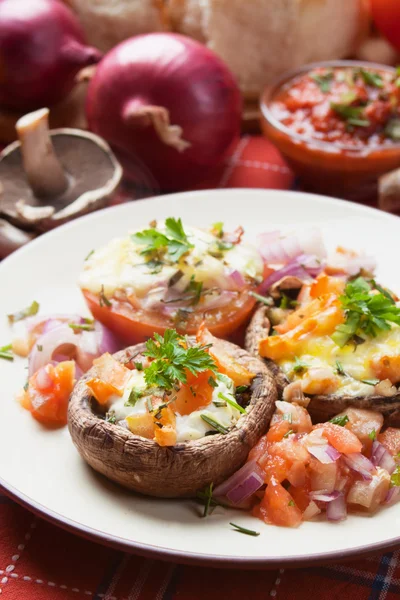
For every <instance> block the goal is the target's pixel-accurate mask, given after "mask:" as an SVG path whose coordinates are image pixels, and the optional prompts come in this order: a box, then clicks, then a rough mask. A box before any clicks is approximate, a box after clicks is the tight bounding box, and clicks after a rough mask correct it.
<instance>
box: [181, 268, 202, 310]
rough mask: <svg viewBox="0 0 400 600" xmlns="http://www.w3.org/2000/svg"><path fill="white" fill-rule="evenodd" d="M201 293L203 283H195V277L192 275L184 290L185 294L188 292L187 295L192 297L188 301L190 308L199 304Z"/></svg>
mask: <svg viewBox="0 0 400 600" xmlns="http://www.w3.org/2000/svg"><path fill="white" fill-rule="evenodd" d="M202 291H203V282H202V281H196V280H195V276H194V275H192V276H191V278H190V282H189V285H188V286H187V288H186V289H185V292H189V294H190V293H191V295H192V297H191V299H190V304H191V305H192V306H194V305H196V304H198V303H199V302H200V298H201V293H202Z"/></svg>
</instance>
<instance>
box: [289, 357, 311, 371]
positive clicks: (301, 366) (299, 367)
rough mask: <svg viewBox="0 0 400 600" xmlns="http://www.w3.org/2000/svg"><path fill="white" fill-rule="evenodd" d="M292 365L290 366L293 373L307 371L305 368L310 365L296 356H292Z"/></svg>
mask: <svg viewBox="0 0 400 600" xmlns="http://www.w3.org/2000/svg"><path fill="white" fill-rule="evenodd" d="M294 361H295V362H294V365H293V367H292V371H293V373H298V374H300V373H304V371H307V369H309V368H310V365H308V364H307V363H305V362H303V361H302V360H300V359H299V358H298V357H297V356H295V357H294Z"/></svg>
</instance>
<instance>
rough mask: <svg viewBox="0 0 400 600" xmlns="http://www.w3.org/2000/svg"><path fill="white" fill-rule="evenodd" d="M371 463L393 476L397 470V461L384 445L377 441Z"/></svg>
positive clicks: (373, 448) (373, 447)
mask: <svg viewBox="0 0 400 600" xmlns="http://www.w3.org/2000/svg"><path fill="white" fill-rule="evenodd" d="M371 462H372V464H373V465H375V467H382V469H386V471H387V472H388V473H389V475H391V474H392V473H393V471H394V470H395V468H396V461H395V460H394V458H393V456H392V455H391V454H390V452H388V450H386V448H385V446H383V444H381V443H380V442H377V441H375V442H374V443H373V444H372V454H371Z"/></svg>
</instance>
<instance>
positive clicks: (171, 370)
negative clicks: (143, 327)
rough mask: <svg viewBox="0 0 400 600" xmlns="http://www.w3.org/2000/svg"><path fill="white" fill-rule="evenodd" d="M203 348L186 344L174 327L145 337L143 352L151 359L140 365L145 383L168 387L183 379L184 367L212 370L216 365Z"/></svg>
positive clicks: (205, 348)
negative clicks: (160, 333) (161, 333)
mask: <svg viewBox="0 0 400 600" xmlns="http://www.w3.org/2000/svg"><path fill="white" fill-rule="evenodd" d="M206 350H207V346H194V347H188V346H187V344H186V340H185V338H184V337H183V336H181V335H179V334H178V333H177V332H176V331H175V329H167V330H166V332H165V333H164V337H162V336H161V335H159V334H158V333H155V334H154V339H150V340H147V342H146V351H145V352H144V353H143V354H144V355H145V356H148V357H149V358H152V359H153V360H152V362H151V363H150V366H149V367H147V368H146V369H144V377H145V381H146V383H147V385H149V386H151V385H154V386H158V387H162V388H164V389H166V390H171V389H173V388H174V387H175V386H176V385H177V382H181V383H186V382H187V377H186V372H187V371H189V372H190V373H192V374H193V375H197V374H198V373H201V372H203V371H212V372H216V370H217V366H216V364H215V362H214V360H213V359H212V358H211V356H210V355H209V354H208V352H206Z"/></svg>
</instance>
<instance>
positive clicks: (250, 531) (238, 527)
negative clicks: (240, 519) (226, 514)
mask: <svg viewBox="0 0 400 600" xmlns="http://www.w3.org/2000/svg"><path fill="white" fill-rule="evenodd" d="M229 525H232V527H234V528H235V531H238V532H239V533H245V534H246V535H252V536H253V537H257V536H258V535H260V533H259V532H258V531H254V530H253V529H247V528H246V527H241V525H236V523H229Z"/></svg>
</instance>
